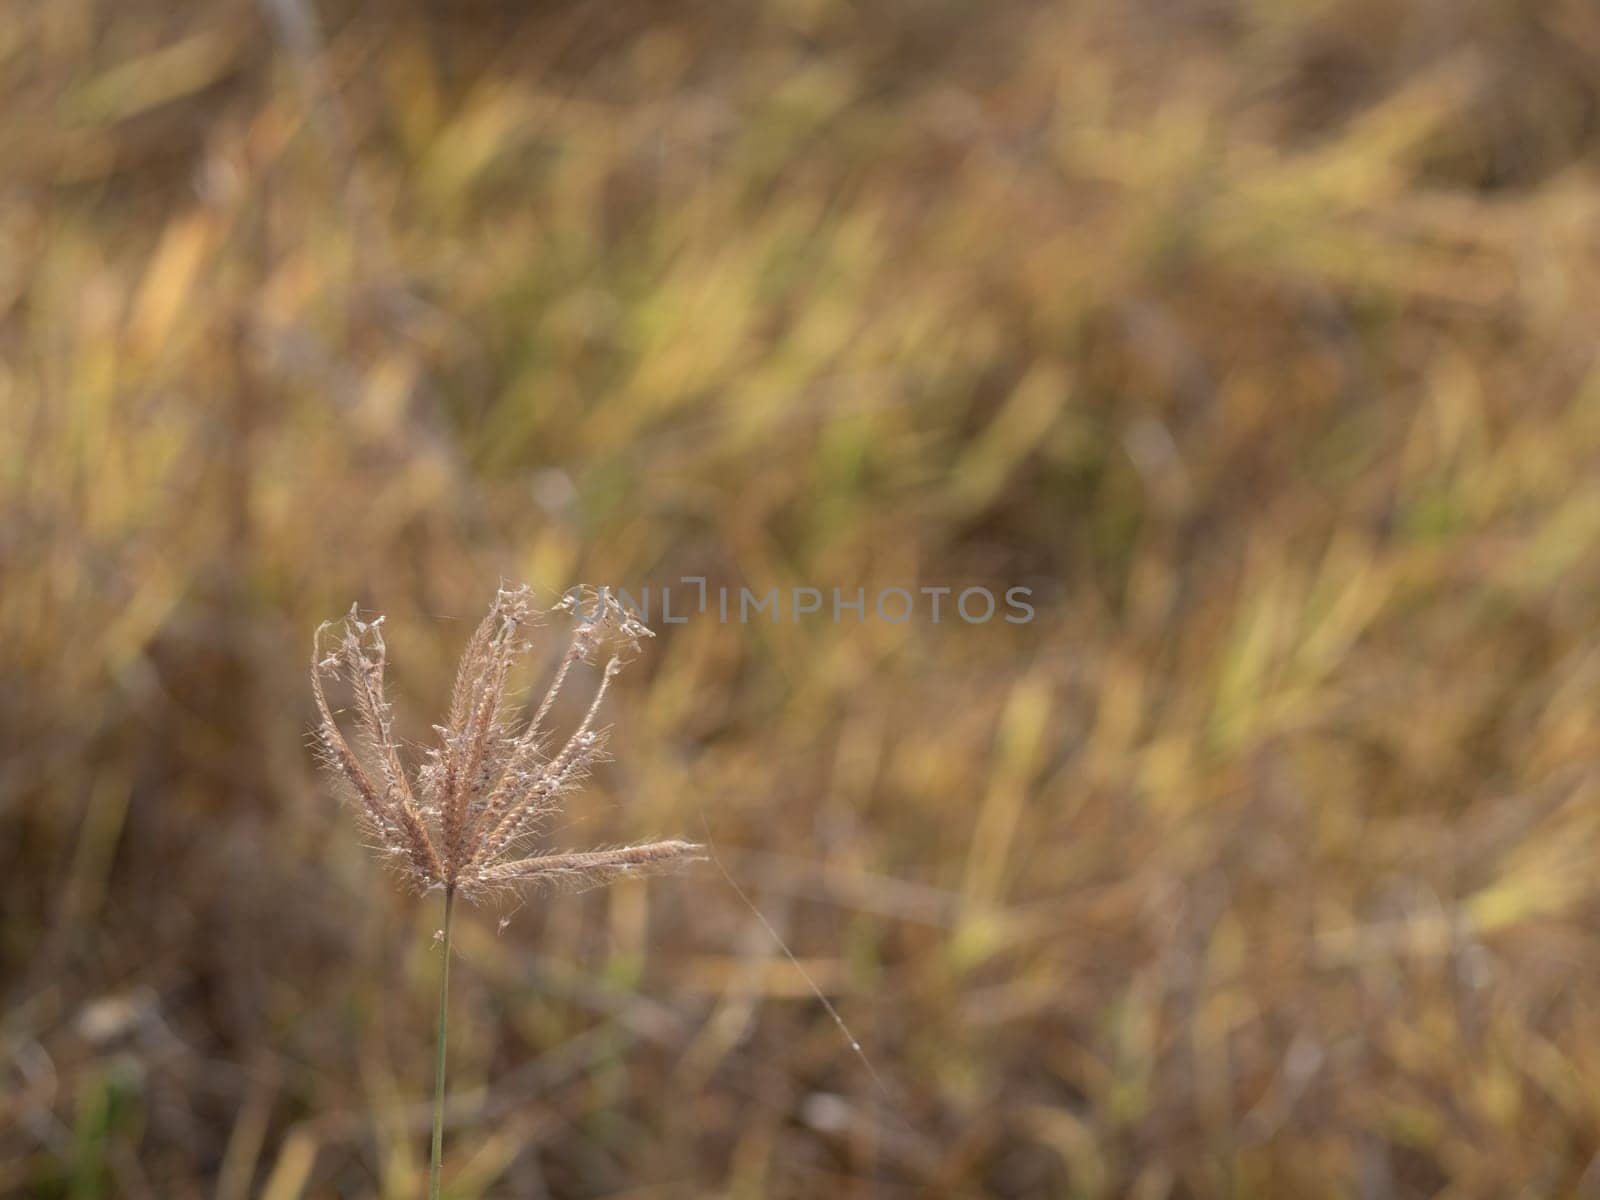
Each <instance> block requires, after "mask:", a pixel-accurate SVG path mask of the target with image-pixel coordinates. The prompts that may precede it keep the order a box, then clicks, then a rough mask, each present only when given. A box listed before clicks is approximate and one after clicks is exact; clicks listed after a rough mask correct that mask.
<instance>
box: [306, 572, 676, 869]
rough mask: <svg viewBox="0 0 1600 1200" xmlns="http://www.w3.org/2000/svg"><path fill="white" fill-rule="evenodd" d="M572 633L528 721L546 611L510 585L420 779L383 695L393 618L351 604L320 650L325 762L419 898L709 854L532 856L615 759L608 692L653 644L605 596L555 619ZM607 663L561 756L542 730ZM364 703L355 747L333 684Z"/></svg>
mask: <svg viewBox="0 0 1600 1200" xmlns="http://www.w3.org/2000/svg"><path fill="white" fill-rule="evenodd" d="M553 611H555V612H560V613H565V614H570V615H571V616H572V617H573V618H574V620H575V624H574V627H573V632H572V635H571V638H570V640H569V641H568V644H567V649H566V652H565V653H564V654H563V655H562V657H561V660H560V662H559V663H558V664H557V666H556V669H555V674H554V676H553V678H552V679H551V682H550V685H549V687H548V688H547V689H546V691H545V693H544V695H543V697H542V698H541V699H540V701H539V703H538V705H537V706H536V707H535V708H534V710H533V712H532V713H531V714H528V715H526V716H524V715H523V714H522V713H521V712H520V711H519V709H518V707H517V705H516V703H515V702H514V701H513V700H512V699H511V698H510V697H509V695H508V689H507V684H508V680H509V678H510V675H511V670H512V667H513V666H514V665H515V663H516V661H517V660H518V659H519V658H520V657H522V656H523V655H524V654H525V653H526V652H527V651H528V649H529V648H530V647H531V645H532V641H531V639H530V636H529V634H530V632H531V631H532V629H533V628H534V627H535V625H536V624H538V623H539V621H540V619H541V616H542V614H540V613H539V611H538V610H537V609H535V607H534V605H533V598H532V592H531V590H530V589H529V588H527V587H526V586H519V587H515V588H501V590H500V592H499V593H498V594H497V595H496V596H495V600H494V603H493V604H492V605H490V608H489V613H488V615H487V616H486V617H484V619H483V621H482V623H480V624H479V626H478V628H477V630H476V631H475V632H474V633H473V635H472V637H471V639H470V640H469V641H468V642H467V647H466V650H465V651H464V652H463V653H462V656H461V665H460V667H459V669H458V670H457V672H456V682H455V687H454V689H453V690H452V692H451V696H450V707H449V711H448V713H447V715H446V719H445V721H446V723H445V724H443V725H437V726H435V727H434V728H435V731H436V733H437V734H438V741H437V744H436V745H434V746H433V747H432V748H431V749H430V750H429V751H428V752H427V755H426V758H425V759H424V761H423V762H422V763H421V765H420V766H419V767H418V768H417V769H416V771H415V772H414V774H413V773H408V772H407V770H406V767H405V764H404V762H403V761H402V758H401V754H400V748H399V745H398V743H397V742H396V739H395V735H394V729H393V710H392V708H391V707H390V704H389V702H388V699H387V698H386V696H385V692H384V670H385V666H386V661H387V650H386V647H385V645H384V640H383V618H382V617H376V618H373V619H371V620H364V619H363V618H362V617H361V616H360V614H359V613H358V611H357V610H356V608H355V607H352V608H351V609H350V612H349V614H348V615H346V616H345V617H344V618H343V619H342V620H340V621H329V622H324V623H323V624H322V625H321V626H320V627H318V629H317V632H316V636H315V638H314V639H313V645H312V656H311V688H312V693H313V696H314V697H315V700H316V705H317V716H318V722H317V729H316V739H317V744H318V749H319V751H320V755H321V758H322V759H323V762H324V763H325V765H326V766H327V767H328V769H329V771H330V772H331V773H332V774H333V775H334V777H335V778H336V779H338V780H339V781H340V782H341V783H342V785H343V787H344V789H345V790H346V791H348V792H349V793H350V795H351V797H352V799H353V800H354V802H355V803H354V807H355V808H356V810H357V812H358V813H359V814H360V816H361V819H362V822H363V824H364V826H365V827H366V829H367V831H368V833H369V835H370V836H371V837H372V839H373V841H374V844H375V846H376V847H377V848H378V850H379V851H380V852H381V853H382V854H383V855H384V856H385V857H386V858H387V859H388V860H389V861H390V863H392V864H393V865H395V866H396V867H397V868H398V869H399V870H400V872H401V873H402V874H404V875H405V876H406V877H407V878H408V879H409V880H410V881H411V882H412V883H413V884H414V885H415V886H416V887H417V888H418V889H419V890H423V891H426V890H429V889H431V888H436V887H439V888H444V889H445V890H446V891H450V892H460V893H461V894H462V895H464V896H466V897H468V898H469V899H477V898H479V897H481V896H483V895H484V894H485V893H487V892H490V891H494V890H496V889H499V888H504V887H507V886H512V885H515V884H523V883H530V882H531V883H535V884H568V885H570V884H577V885H580V886H581V885H585V884H593V883H601V882H605V881H607V880H610V879H614V878H617V877H619V876H622V875H632V874H644V873H646V872H650V871H659V870H663V869H668V868H671V867H675V866H678V865H681V864H682V863H685V862H688V861H691V860H693V859H694V858H696V857H698V856H699V851H700V847H698V846H696V845H694V844H692V843H689V842H681V841H663V842H651V843H647V844H644V845H637V846H622V847H617V848H614V849H599V850H586V851H580V852H574V853H567V854H529V853H528V851H529V849H530V846H529V843H531V842H533V841H534V840H536V839H537V837H538V835H539V834H540V833H541V831H542V830H543V829H544V827H545V826H546V824H547V823H548V821H549V819H550V818H551V817H552V816H553V815H554V814H556V813H558V812H559V811H561V809H562V807H563V805H564V802H565V800H566V798H567V797H568V795H569V794H570V793H572V792H573V791H575V790H576V789H577V788H578V787H579V786H580V785H581V784H582V782H583V781H584V779H586V778H587V777H588V774H589V771H590V769H591V768H592V767H593V765H594V764H595V763H596V762H597V761H599V760H600V758H601V756H602V755H603V753H604V750H605V744H606V735H607V732H608V731H607V730H606V729H605V728H603V727H601V726H599V725H597V724H596V719H597V717H598V715H599V712H600V706H601V704H602V702H603V701H604V700H605V696H606V692H607V690H608V689H609V688H610V686H611V681H612V680H613V679H615V678H616V676H617V675H618V673H619V672H621V670H622V668H623V666H624V665H625V664H626V663H627V662H628V661H629V660H630V659H631V658H633V657H634V656H635V655H636V654H637V653H638V652H639V649H640V644H641V642H642V640H643V639H644V638H648V637H652V636H654V635H653V634H652V633H651V632H650V630H649V629H648V628H646V627H645V625H644V624H643V623H642V622H640V621H639V620H638V619H637V618H635V617H634V616H633V615H632V614H631V613H629V612H628V611H627V610H626V609H625V608H624V607H623V606H622V604H621V603H620V602H619V601H618V600H617V599H616V598H615V597H614V596H613V595H612V594H611V593H610V592H609V591H607V590H606V589H599V590H590V589H585V590H584V591H582V592H581V593H575V594H571V595H569V596H568V597H566V598H565V599H563V600H562V601H561V602H560V603H559V604H557V605H556V606H555V608H554V610H553ZM602 661H603V663H604V666H603V669H602V670H601V672H600V678H599V682H598V683H597V684H596V686H595V690H594V694H593V696H592V697H591V698H590V701H589V704H588V705H587V707H586V709H585V711H584V714H583V717H582V719H581V720H580V722H579V724H578V726H577V728H576V729H575V730H573V731H572V733H571V734H569V735H568V736H567V737H566V739H565V740H563V741H561V742H560V743H559V745H557V743H556V741H555V740H554V739H553V738H552V737H551V736H550V735H549V733H548V730H547V727H546V721H547V719H548V718H549V716H550V712H551V709H552V708H553V707H554V705H555V703H556V700H557V698H558V696H559V695H560V694H561V692H562V689H563V688H564V687H566V685H567V684H568V682H569V680H570V678H571V676H572V671H573V668H574V667H575V666H576V665H577V664H578V663H589V664H595V665H599V664H600V663H601V662H602ZM330 679H333V680H341V681H343V682H344V683H345V684H346V685H348V687H349V688H350V690H351V692H352V694H353V697H354V713H355V716H354V721H353V725H354V727H355V731H356V737H355V744H354V745H352V743H351V741H350V739H349V738H347V737H346V735H345V733H344V731H343V730H342V729H341V728H340V726H339V723H338V722H337V721H336V720H335V719H334V715H333V710H332V708H331V707H330V706H329V703H328V698H327V691H326V684H327V681H328V680H330Z"/></svg>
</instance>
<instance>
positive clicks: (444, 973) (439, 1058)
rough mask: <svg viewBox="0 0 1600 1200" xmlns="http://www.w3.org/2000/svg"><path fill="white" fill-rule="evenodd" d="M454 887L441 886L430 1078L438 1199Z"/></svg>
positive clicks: (431, 1190)
mask: <svg viewBox="0 0 1600 1200" xmlns="http://www.w3.org/2000/svg"><path fill="white" fill-rule="evenodd" d="M455 906H456V889H455V888H453V887H446V888H445V889H444V962H443V963H442V964H441V965H440V967H439V1034H438V1048H437V1055H436V1058H435V1062H436V1064H437V1066H436V1070H435V1073H434V1081H433V1164H432V1166H430V1167H429V1168H428V1200H439V1171H440V1167H441V1166H442V1164H443V1161H444V1050H445V1029H446V1026H445V1014H446V1013H447V1012H449V1009H450V917H451V914H452V912H453V911H454V909H455Z"/></svg>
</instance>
